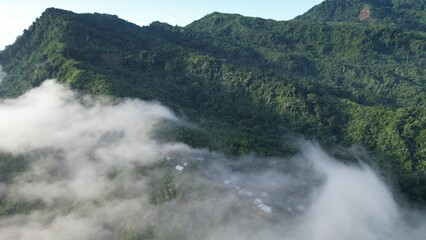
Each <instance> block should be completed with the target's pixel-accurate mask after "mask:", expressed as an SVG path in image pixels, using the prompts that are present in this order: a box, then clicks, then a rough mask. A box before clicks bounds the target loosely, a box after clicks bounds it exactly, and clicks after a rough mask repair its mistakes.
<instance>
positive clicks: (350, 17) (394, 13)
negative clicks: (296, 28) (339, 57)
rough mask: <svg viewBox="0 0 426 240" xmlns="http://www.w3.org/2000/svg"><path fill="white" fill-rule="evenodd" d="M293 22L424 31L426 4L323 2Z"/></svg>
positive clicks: (373, 0) (384, 0)
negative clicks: (358, 24) (375, 26)
mask: <svg viewBox="0 0 426 240" xmlns="http://www.w3.org/2000/svg"><path fill="white" fill-rule="evenodd" d="M296 19H297V20H308V21H320V22H325V21H327V22H354V23H373V24H382V25H387V26H389V25H391V26H394V27H402V28H405V29H410V30H420V31H425V29H426V2H424V1H420V0H326V1H324V2H322V3H321V4H319V5H317V6H315V7H313V8H312V9H310V10H309V11H308V12H306V13H305V14H303V15H301V16H298V17H297V18H296Z"/></svg>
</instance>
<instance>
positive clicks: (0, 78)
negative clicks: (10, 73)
mask: <svg viewBox="0 0 426 240" xmlns="http://www.w3.org/2000/svg"><path fill="white" fill-rule="evenodd" d="M6 76H7V74H6V73H5V72H3V67H2V66H1V65H0V84H1V83H2V82H3V78H5V77H6Z"/></svg>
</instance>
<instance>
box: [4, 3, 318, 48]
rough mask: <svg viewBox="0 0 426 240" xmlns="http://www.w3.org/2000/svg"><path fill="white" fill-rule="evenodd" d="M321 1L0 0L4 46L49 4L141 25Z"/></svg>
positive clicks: (291, 9)
mask: <svg viewBox="0 0 426 240" xmlns="http://www.w3.org/2000/svg"><path fill="white" fill-rule="evenodd" d="M320 2H322V0H303V1H302V0H263V1H260V0H257V1H255V0H214V1H197V0H185V1H172V0H154V1H152V0H151V1H147V0H121V1H120V0H57V1H54V0H0V11H1V12H0V49H3V48H4V47H5V46H6V45H9V44H12V43H13V42H14V41H15V39H16V37H17V36H18V35H20V34H21V33H22V32H23V30H24V29H26V28H28V27H29V26H30V25H31V23H32V22H33V21H34V20H35V19H36V18H37V17H39V16H40V15H41V13H42V12H43V11H44V10H45V9H46V8H48V7H56V8H62V9H66V10H71V11H74V12H78V13H86V12H90V13H91V12H98V13H109V14H115V15H118V16H119V17H120V18H123V19H126V20H127V21H130V22H133V23H136V24H138V25H141V26H142V25H147V24H149V23H151V22H153V21H161V22H167V23H169V24H172V25H179V26H185V25H186V24H189V23H191V22H192V21H194V20H197V19H200V18H201V17H203V16H205V15H206V14H208V13H211V12H214V11H218V12H224V13H239V14H242V15H246V16H254V17H262V18H271V19H275V20H289V19H292V18H294V17H295V16H297V15H300V14H302V13H304V12H306V11H307V10H309V9H310V8H311V7H313V6H315V5H316V4H319V3H320Z"/></svg>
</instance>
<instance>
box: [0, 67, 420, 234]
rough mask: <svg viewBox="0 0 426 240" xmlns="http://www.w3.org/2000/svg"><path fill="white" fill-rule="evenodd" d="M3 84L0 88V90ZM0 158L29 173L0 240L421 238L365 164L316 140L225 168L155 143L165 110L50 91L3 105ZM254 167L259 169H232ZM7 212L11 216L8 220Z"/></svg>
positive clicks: (2, 195) (1, 215)
mask: <svg viewBox="0 0 426 240" xmlns="http://www.w3.org/2000/svg"><path fill="white" fill-rule="evenodd" d="M1 76H2V75H1V74H0V79H1ZM0 116H1V117H0V136H2V137H1V138H0V152H2V153H4V154H7V155H10V156H12V157H13V158H14V159H15V158H16V159H25V161H24V165H25V168H24V170H22V171H19V172H17V173H16V174H14V175H13V178H12V179H10V180H8V181H4V182H0V199H1V202H2V205H3V207H2V211H0V239H17V240H26V239H32V240H34V239H35V240H38V239H58V240H68V239H95V240H96V239H291V240H305V239H306V240H308V239H313V240H322V239H328V240H342V239H347V240H351V239H354V240H355V239H366V240H369V239H379V240H380V239H390V240H392V239H395V240H396V239H414V240H416V239H424V236H425V235H426V221H425V214H424V213H423V212H420V211H418V210H414V209H407V208H403V207H401V206H399V205H398V203H397V202H396V201H395V198H394V195H393V193H392V192H391V191H390V189H389V187H388V186H386V184H385V183H384V182H383V181H382V179H381V178H380V177H379V176H378V175H377V174H376V173H375V172H374V171H373V169H372V168H370V167H369V166H368V165H366V164H364V163H362V162H360V163H354V164H353V165H346V164H343V163H341V162H339V161H337V160H336V159H334V158H333V157H331V156H330V155H329V154H327V153H326V152H325V151H324V150H322V149H321V147H320V146H319V145H318V144H317V143H315V142H311V141H305V140H299V144H298V148H299V153H298V154H296V155H294V156H292V157H289V158H285V159H283V158H268V159H262V158H257V157H253V156H242V157H239V158H238V159H234V158H233V159H229V158H227V157H226V156H225V155H223V154H221V153H218V152H212V151H209V150H207V149H194V148H191V147H189V146H187V145H185V144H183V143H178V142H165V141H161V140H158V139H155V138H154V137H153V136H155V134H153V133H154V132H155V131H157V130H158V128H161V124H159V123H161V122H162V121H164V120H167V121H170V122H174V123H176V124H179V123H180V122H181V121H182V120H180V119H179V118H178V117H176V115H175V114H174V113H173V112H172V111H171V110H169V109H168V108H166V107H164V106H162V105H161V104H160V103H156V102H145V101H141V100H137V99H120V100H111V99H105V98H100V97H93V96H88V95H84V94H79V93H76V92H73V91H71V90H69V89H67V88H66V87H64V86H62V85H60V84H58V83H56V82H55V81H54V80H47V81H45V82H44V83H43V84H42V85H41V86H40V87H37V88H34V89H32V90H30V91H28V92H27V93H25V94H24V95H22V96H20V97H18V98H16V99H6V100H3V101H1V102H0ZM253 162H256V163H258V164H260V166H261V168H257V169H256V168H254V169H253V168H245V167H239V166H240V165H241V166H243V165H244V164H247V163H253ZM4 209H6V210H4Z"/></svg>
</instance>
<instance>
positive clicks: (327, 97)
mask: <svg viewBox="0 0 426 240" xmlns="http://www.w3.org/2000/svg"><path fill="white" fill-rule="evenodd" d="M425 50H426V36H425V34H424V33H422V32H412V31H406V30H404V29H403V28H401V27H399V26H396V27H393V26H384V25H375V24H373V25H370V24H354V23H333V22H331V23H323V22H312V21H290V22H276V21H272V20H264V19H259V18H247V17H243V16H240V15H229V14H220V13H214V14H210V15H208V16H206V17H205V18H203V19H200V20H199V21H196V22H194V23H192V24H190V25H189V26H187V27H185V28H179V27H172V26H169V25H167V24H162V23H158V22H156V23H153V24H151V25H150V26H148V27H143V28H141V27H139V26H136V25H134V24H131V23H128V22H126V21H124V20H121V19H119V18H118V17H116V16H111V15H104V14H74V13H72V12H68V11H64V10H59V9H48V10H46V12H44V13H43V15H42V16H41V17H40V19H38V20H37V21H36V22H35V23H34V24H33V25H32V26H31V27H30V28H29V29H28V30H26V31H25V32H24V34H23V35H22V36H21V37H20V38H19V39H18V40H17V41H16V42H15V43H14V44H13V45H11V46H9V47H7V48H6V49H5V50H4V51H3V52H2V53H1V54H0V64H1V65H3V66H4V69H5V71H6V72H7V73H8V76H7V77H6V78H5V79H4V83H3V84H2V85H0V89H1V91H2V95H3V96H16V95H19V94H21V93H22V92H24V91H25V90H27V89H29V88H31V87H33V86H36V85H38V84H40V82H41V81H43V80H44V79H46V78H57V79H58V80H59V81H60V82H63V83H65V84H68V85H70V86H71V87H73V88H75V89H79V90H82V91H85V92H90V93H93V94H104V95H112V96H117V97H138V98H141V99H146V100H159V101H160V102H162V103H164V104H165V105H167V106H170V107H172V108H173V109H174V110H175V112H179V113H181V114H182V115H184V116H187V117H189V118H190V119H191V121H192V122H195V123H197V124H199V126H201V127H202V128H205V129H207V131H200V130H197V129H186V128H183V129H173V127H172V131H175V132H177V133H178V134H177V135H178V136H179V138H181V139H180V140H183V141H185V142H187V143H189V144H191V145H193V146H202V147H210V148H215V149H221V150H224V151H226V152H228V153H232V154H241V153H246V152H251V151H254V152H255V153H257V154H261V155H277V154H285V153H286V152H288V151H291V149H289V147H287V146H285V145H284V144H283V143H282V142H283V139H282V136H284V133H286V132H288V131H291V132H297V133H302V134H305V135H306V136H309V137H315V138H317V139H319V140H320V141H321V142H322V143H323V144H325V145H328V146H332V145H334V144H336V143H339V144H344V145H350V144H353V143H361V144H363V145H365V146H367V147H368V148H369V149H370V150H372V151H374V153H375V154H376V157H377V159H378V162H377V165H379V166H380V167H381V168H382V169H383V170H384V171H385V174H390V175H391V176H392V177H394V178H395V179H394V181H396V182H397V183H398V184H399V186H400V187H401V190H402V191H403V192H404V193H406V196H408V197H409V198H410V199H413V200H416V201H419V202H422V201H425V200H426V188H425V186H426V184H425V181H426V180H425V177H424V176H425V170H426V155H425V152H426V151H425V149H426V146H425V145H424V143H425V142H426V141H424V139H425V136H426V131H425V130H424V129H426V111H425V110H424V106H425V104H426V91H425V90H426V89H425V88H426V83H425V79H424V76H425V75H426V72H425V71H426V70H425V69H426V67H425V66H426V60H425V59H426V58H425V57H426V56H425Z"/></svg>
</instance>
